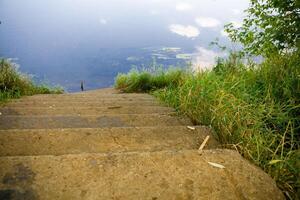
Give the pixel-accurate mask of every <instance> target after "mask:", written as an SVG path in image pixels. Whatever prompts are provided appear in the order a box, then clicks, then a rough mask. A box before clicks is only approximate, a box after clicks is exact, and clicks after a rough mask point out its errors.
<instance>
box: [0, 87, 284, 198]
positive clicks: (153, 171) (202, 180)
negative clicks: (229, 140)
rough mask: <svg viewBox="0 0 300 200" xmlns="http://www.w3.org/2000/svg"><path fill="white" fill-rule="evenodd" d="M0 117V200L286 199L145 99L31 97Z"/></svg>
mask: <svg viewBox="0 0 300 200" xmlns="http://www.w3.org/2000/svg"><path fill="white" fill-rule="evenodd" d="M0 113H1V115H0V179H1V181H0V199H32V200H35V199H43V200H48V199H49V200H50V199H51V200H52V199H92V200H93V199H278V200H280V199H284V196H283V194H282V192H281V191H280V190H279V189H278V188H277V187H276V184H275V182H274V181H273V180H272V179H271V177H269V176H268V175H267V174H266V173H265V172H263V171H262V170H261V169H260V168H258V167H256V166H254V165H253V164H251V163H250V162H248V161H247V160H245V159H243V158H242V157H241V156H240V155H239V153H238V152H237V151H235V150H228V149H222V147H221V146H220V144H219V143H218V142H217V139H215V138H214V134H213V132H212V131H211V130H210V128H208V127H204V126H193V124H192V122H191V121H190V120H189V119H188V118H185V117H182V116H178V115H177V114H176V113H175V111H174V110H173V109H171V108H169V107H166V106H164V105H162V104H161V103H159V102H157V101H156V100H155V99H154V98H153V97H152V96H150V95H147V94H139V93H134V94H123V93H120V92H119V91H117V90H114V89H111V88H107V89H101V90H94V91H87V92H82V93H74V94H51V95H49V94H48V95H35V96H30V97H24V98H21V99H19V100H14V101H11V102H8V103H7V104H5V105H4V106H2V107H1V108H0ZM208 136H209V137H208ZM208 138H209V139H208ZM207 139H208V140H207ZM200 146H201V148H203V149H202V150H201V151H199V147H200Z"/></svg>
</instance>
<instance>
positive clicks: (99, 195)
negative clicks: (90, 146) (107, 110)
mask: <svg viewBox="0 0 300 200" xmlns="http://www.w3.org/2000/svg"><path fill="white" fill-rule="evenodd" d="M209 162H211V163H217V164H220V165H222V166H224V167H225V168H223V169H222V168H219V167H215V166H213V165H212V164H209ZM0 169H1V170H0V179H1V182H0V199H31V200H35V199H43V200H53V199H56V200H65V199H72V200H77V199H80V200H81V199H105V200H106V199H205V200H206V199H220V200H221V199H222V200H227V199H228V200H229V199H230V200H233V199H236V200H237V199H272V200H283V199H284V196H283V195H282V193H281V191H280V190H279V189H278V188H277V187H276V185H275V182H274V181H273V180H272V179H271V178H270V177H269V176H268V175H267V174H266V173H264V172H263V171H262V170H261V169H259V168H258V167H256V166H254V165H252V164H250V163H249V162H248V161H246V160H244V159H243V158H242V157H241V156H240V155H239V154H238V153H237V152H235V151H230V150H205V151H204V152H203V153H202V155H199V154H198V152H197V151H193V150H183V151H159V152H143V153H140V152H131V153H114V154H112V153H109V154H76V155H62V156H20V157H18V156H12V157H0Z"/></svg>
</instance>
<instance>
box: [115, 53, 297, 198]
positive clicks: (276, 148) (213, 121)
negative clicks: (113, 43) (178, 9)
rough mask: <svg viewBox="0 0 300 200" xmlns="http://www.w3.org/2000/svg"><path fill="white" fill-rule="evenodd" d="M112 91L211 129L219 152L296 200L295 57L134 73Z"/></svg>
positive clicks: (121, 77)
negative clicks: (158, 103)
mask: <svg viewBox="0 0 300 200" xmlns="http://www.w3.org/2000/svg"><path fill="white" fill-rule="evenodd" d="M115 87H116V88H119V89H121V90H123V91H125V92H151V93H152V94H154V95H155V96H157V97H158V98H160V99H161V100H162V101H164V102H165V103H167V104H168V105H170V106H172V107H174V108H176V109H177V110H178V111H179V112H181V113H183V114H185V115H187V116H189V117H190V118H191V119H192V120H193V122H194V123H195V124H202V125H207V126H211V127H212V128H213V129H214V131H215V132H216V133H217V137H218V140H219V141H220V142H221V143H222V144H223V145H224V147H226V148H234V149H237V150H238V151H239V152H240V153H241V154H242V155H243V156H244V157H245V158H247V159H248V160H250V161H252V162H253V163H254V164H256V165H258V166H260V167H261V168H262V169H263V170H264V171H265V172H267V173H268V174H270V176H272V177H273V179H274V180H275V181H276V182H277V185H278V187H279V188H280V189H282V191H283V192H284V194H285V195H286V197H287V198H288V199H299V197H300V195H299V192H300V151H299V146H300V56H299V53H297V54H293V55H285V56H280V55H276V56H274V57H272V58H269V59H267V60H265V61H264V62H263V63H262V64H260V65H250V66H245V65H244V64H242V63H241V62H239V61H237V60H236V59H233V57H231V58H229V59H228V60H222V61H219V62H218V64H217V66H216V67H215V68H214V70H212V71H206V72H202V73H197V74H196V73H192V72H190V71H184V70H180V69H177V70H174V69H172V70H171V71H159V72H148V71H140V72H139V71H136V70H135V71H131V72H129V73H128V74H119V75H118V76H117V78H116V84H115Z"/></svg>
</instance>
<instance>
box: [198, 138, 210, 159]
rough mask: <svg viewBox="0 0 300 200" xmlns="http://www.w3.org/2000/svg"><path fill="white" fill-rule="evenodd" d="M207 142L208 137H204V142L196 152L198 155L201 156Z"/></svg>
mask: <svg viewBox="0 0 300 200" xmlns="http://www.w3.org/2000/svg"><path fill="white" fill-rule="evenodd" d="M208 140H209V135H208V136H206V137H205V139H204V141H203V142H202V144H201V145H200V147H199V149H198V152H199V154H200V155H201V154H202V150H203V148H204V147H205V145H206V143H207V142H208Z"/></svg>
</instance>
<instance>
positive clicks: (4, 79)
mask: <svg viewBox="0 0 300 200" xmlns="http://www.w3.org/2000/svg"><path fill="white" fill-rule="evenodd" d="M50 93H63V89H61V88H49V87H48V86H46V85H36V84H34V82H33V81H32V80H31V79H30V77H29V76H27V75H25V74H22V73H20V72H19V71H18V65H17V64H16V63H13V62H12V61H11V60H10V59H4V58H2V59H0V102H1V101H6V100H8V99H13V98H19V97H21V96H24V95H34V94H50Z"/></svg>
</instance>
